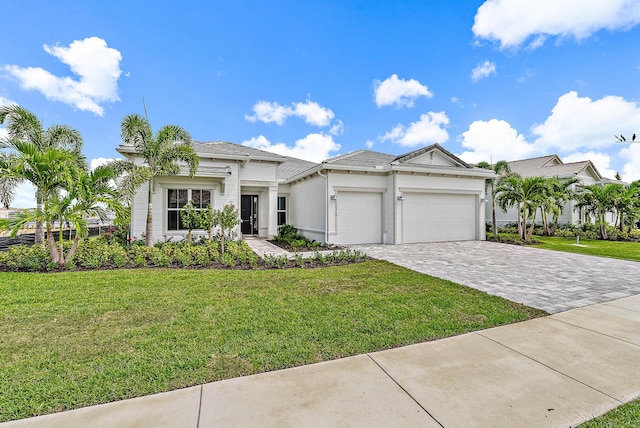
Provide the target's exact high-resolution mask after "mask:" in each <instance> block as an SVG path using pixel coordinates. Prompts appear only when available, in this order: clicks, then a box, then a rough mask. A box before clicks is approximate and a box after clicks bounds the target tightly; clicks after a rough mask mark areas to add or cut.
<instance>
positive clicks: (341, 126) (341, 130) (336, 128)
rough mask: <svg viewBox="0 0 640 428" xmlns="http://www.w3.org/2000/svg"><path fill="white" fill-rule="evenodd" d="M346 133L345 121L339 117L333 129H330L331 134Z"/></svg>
mask: <svg viewBox="0 0 640 428" xmlns="http://www.w3.org/2000/svg"><path fill="white" fill-rule="evenodd" d="M343 133H344V123H343V122H342V121H341V120H340V119H338V120H337V121H336V123H334V124H333V126H332V127H331V129H329V134H331V135H342V134H343Z"/></svg>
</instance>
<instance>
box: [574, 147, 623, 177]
mask: <svg viewBox="0 0 640 428" xmlns="http://www.w3.org/2000/svg"><path fill="white" fill-rule="evenodd" d="M586 160H590V161H591V162H593V164H594V165H595V166H596V168H597V169H598V172H599V173H600V175H602V176H603V177H607V178H614V177H615V175H616V171H615V170H614V169H611V156H609V155H608V154H606V153H599V152H598V153H597V152H594V151H590V152H586V153H583V152H575V153H572V154H570V155H569V156H563V157H562V162H564V163H571V162H580V161H586Z"/></svg>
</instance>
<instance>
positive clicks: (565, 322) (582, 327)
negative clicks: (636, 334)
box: [549, 318, 640, 346]
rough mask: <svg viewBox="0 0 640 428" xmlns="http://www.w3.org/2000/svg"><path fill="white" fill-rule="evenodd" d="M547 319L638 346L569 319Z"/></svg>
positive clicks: (639, 344) (638, 344)
mask: <svg viewBox="0 0 640 428" xmlns="http://www.w3.org/2000/svg"><path fill="white" fill-rule="evenodd" d="M549 319H551V320H553V321H558V322H561V323H564V324H567V325H570V326H572V327H577V328H581V329H583V330H586V331H590V332H592V333H597V334H599V335H601V336H605V337H609V338H611V339H615V340H618V341H620V342H624V343H628V344H630V345H634V346H640V343H635V342H630V341H628V340H626V339H620V338H619V337H615V336H611V335H610V334H607V333H603V332H601V331H597V330H592V329H590V328H587V327H584V326H581V325H578V324H573V323H570V322H569V321H565V320H560V319H557V318H549Z"/></svg>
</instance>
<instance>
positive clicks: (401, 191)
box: [117, 142, 493, 244]
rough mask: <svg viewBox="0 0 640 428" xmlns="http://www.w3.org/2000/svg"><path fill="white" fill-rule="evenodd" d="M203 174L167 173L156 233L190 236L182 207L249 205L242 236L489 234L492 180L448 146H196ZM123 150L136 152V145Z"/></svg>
mask: <svg viewBox="0 0 640 428" xmlns="http://www.w3.org/2000/svg"><path fill="white" fill-rule="evenodd" d="M193 146H194V149H195V151H196V153H198V154H199V155H200V166H199V168H198V171H197V173H196V174H195V176H194V177H193V178H189V177H188V174H187V171H186V168H185V170H184V172H183V173H182V174H180V175H179V176H170V177H169V176H167V177H160V178H158V179H157V180H156V183H155V189H154V193H153V195H154V196H153V210H154V211H153V221H154V224H153V227H154V238H155V239H156V240H161V239H163V237H164V236H166V237H169V236H175V237H182V236H184V235H185V234H186V231H185V230H183V228H181V225H180V210H181V209H182V207H184V205H185V204H186V203H187V202H188V201H189V200H193V201H194V204H195V205H196V207H197V208H200V209H204V208H206V207H207V206H208V205H209V204H211V205H212V206H213V207H214V208H215V209H219V208H221V207H223V206H224V205H225V204H227V203H229V202H231V203H233V204H235V205H236V206H237V207H239V211H240V216H241V219H242V222H241V224H240V226H239V228H238V233H239V234H241V235H242V236H245V235H257V236H261V237H272V236H274V235H276V234H277V228H278V226H279V225H281V224H285V223H288V224H292V225H294V226H296V227H297V228H298V230H299V231H300V233H302V234H303V235H305V236H307V237H308V238H310V239H315V240H317V241H321V242H331V243H336V244H356V243H386V244H400V243H409V242H429V241H456V240H483V239H485V226H484V225H485V209H484V202H485V198H484V196H485V195H484V182H485V179H486V178H490V177H492V176H493V173H492V172H491V171H487V170H483V169H480V168H475V167H472V166H470V165H468V164H466V163H465V162H463V161H462V160H460V159H459V158H457V157H456V156H454V155H453V154H451V153H449V152H448V151H447V150H445V149H443V148H442V147H441V146H439V145H437V144H436V145H432V146H429V147H424V148H421V149H419V150H415V151H412V152H410V153H407V154H405V155H402V156H393V155H387V154H384V153H377V152H373V151H368V150H359V151H356V152H352V153H348V154H345V155H341V156H337V157H334V158H331V159H328V160H326V161H324V162H322V163H320V164H316V163H312V162H307V161H303V160H300V159H295V158H291V157H285V156H280V155H276V154H273V153H269V152H265V151H262V150H257V149H253V148H250V147H245V146H240V145H237V144H232V143H226V142H213V143H194V145H193ZM117 150H118V152H120V153H121V154H123V155H124V156H126V157H128V158H130V159H136V161H138V162H141V160H140V158H136V156H135V149H134V148H133V146H130V145H121V146H119V147H118V149H117ZM146 195H147V188H146V186H144V187H143V188H141V189H140V190H139V192H138V194H137V195H136V196H135V198H134V200H133V203H132V213H131V216H132V234H133V235H135V236H137V237H140V236H141V235H142V234H143V233H144V230H145V222H146V215H147V207H146Z"/></svg>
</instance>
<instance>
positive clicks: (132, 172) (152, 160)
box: [112, 114, 200, 246]
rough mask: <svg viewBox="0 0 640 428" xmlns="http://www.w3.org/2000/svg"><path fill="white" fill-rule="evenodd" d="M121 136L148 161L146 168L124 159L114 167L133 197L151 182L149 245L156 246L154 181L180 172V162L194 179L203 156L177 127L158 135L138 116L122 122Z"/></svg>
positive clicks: (127, 117) (187, 136) (184, 132)
mask: <svg viewBox="0 0 640 428" xmlns="http://www.w3.org/2000/svg"><path fill="white" fill-rule="evenodd" d="M120 131H121V132H120V135H121V137H122V140H123V141H124V143H125V144H130V145H132V146H134V147H135V149H136V152H137V155H139V156H141V157H142V159H143V160H144V164H143V165H136V164H135V163H134V162H132V161H126V160H120V161H115V162H113V163H112V166H113V167H114V168H115V169H116V170H117V171H118V172H119V173H121V175H123V177H122V178H121V180H120V187H121V189H123V190H124V191H126V192H127V193H128V195H129V197H131V196H133V194H135V192H137V190H138V189H139V188H140V186H141V185H142V184H144V183H147V185H148V189H147V225H146V231H145V243H146V244H147V246H152V245H153V206H152V203H153V192H154V185H153V184H154V180H155V179H156V177H159V176H163V175H176V174H179V173H180V163H179V162H185V163H186V164H187V166H188V167H189V176H190V177H193V175H194V174H195V173H196V171H197V169H198V164H199V161H200V159H199V157H198V155H197V154H196V152H195V151H194V150H193V147H192V142H191V136H190V135H189V133H188V132H187V131H186V130H185V129H183V128H181V127H179V126H175V125H167V126H164V127H162V128H161V129H160V130H159V131H158V132H157V133H156V134H155V135H154V134H153V131H152V129H151V124H150V123H149V121H148V120H147V119H146V118H144V117H142V116H140V115H138V114H131V115H128V116H126V117H125V118H124V119H123V120H122V124H121V127H120Z"/></svg>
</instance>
